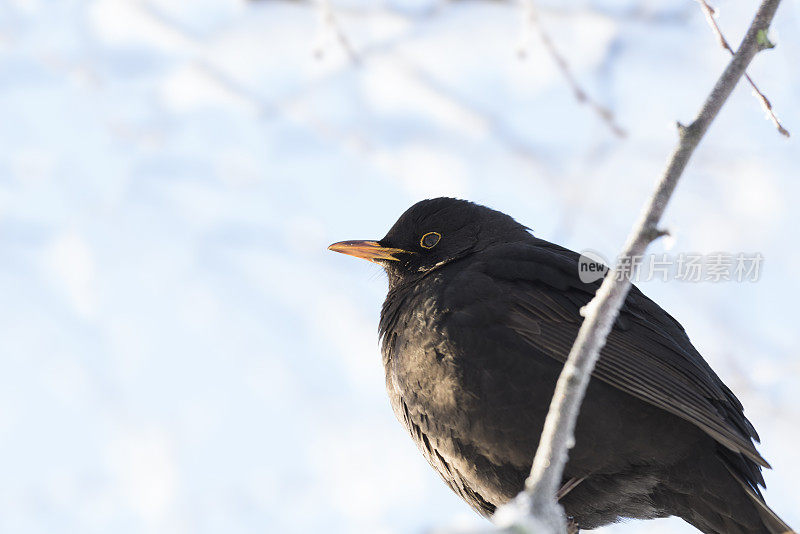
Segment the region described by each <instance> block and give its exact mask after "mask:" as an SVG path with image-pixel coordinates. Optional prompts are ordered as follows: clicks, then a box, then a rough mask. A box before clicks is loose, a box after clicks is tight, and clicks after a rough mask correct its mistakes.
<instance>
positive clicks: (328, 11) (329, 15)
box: [314, 0, 361, 65]
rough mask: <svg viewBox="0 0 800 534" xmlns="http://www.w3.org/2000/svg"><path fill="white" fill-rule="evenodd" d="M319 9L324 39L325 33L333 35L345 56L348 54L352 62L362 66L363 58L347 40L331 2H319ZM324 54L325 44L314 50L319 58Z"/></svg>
mask: <svg viewBox="0 0 800 534" xmlns="http://www.w3.org/2000/svg"><path fill="white" fill-rule="evenodd" d="M317 9H318V10H319V18H320V24H321V25H322V35H323V37H324V35H325V33H328V34H329V35H333V36H334V37H335V38H336V42H338V43H339V46H340V47H341V48H342V50H344V52H345V54H347V57H349V58H350V61H352V62H353V63H354V64H356V65H358V64H360V63H361V58H360V57H359V55H358V53H357V52H356V49H355V48H353V45H352V44H351V43H350V39H348V38H347V35H345V33H344V30H342V27H341V26H340V25H339V21H338V20H337V19H336V16H335V15H334V14H333V8H331V3H330V0H317ZM324 53H325V51H324V49H323V44H322V43H320V44H319V45H317V47H316V49H315V50H314V55H316V56H317V57H322V56H323V55H324Z"/></svg>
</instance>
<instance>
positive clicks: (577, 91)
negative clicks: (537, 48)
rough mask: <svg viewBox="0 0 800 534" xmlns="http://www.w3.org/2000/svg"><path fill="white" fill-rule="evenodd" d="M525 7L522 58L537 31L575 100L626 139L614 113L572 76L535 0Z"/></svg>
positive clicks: (528, 1)
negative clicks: (529, 39) (533, 32)
mask: <svg viewBox="0 0 800 534" xmlns="http://www.w3.org/2000/svg"><path fill="white" fill-rule="evenodd" d="M523 7H524V11H525V32H526V33H525V35H524V37H523V43H522V45H521V46H520V49H519V50H520V57H523V58H524V57H525V50H526V48H527V41H528V33H529V32H531V31H535V32H536V33H537V34H538V35H539V39H540V40H541V41H542V44H543V45H544V48H545V50H547V52H548V53H549V54H550V57H552V58H553V61H554V62H555V64H556V65H557V66H558V69H559V70H560V71H561V74H562V76H564V79H565V80H566V81H567V83H568V84H569V86H570V88H571V89H572V92H573V94H574V95H575V99H576V100H577V101H578V102H580V103H581V104H586V105H587V106H589V108H591V109H592V110H593V111H594V112H595V113H596V114H597V115H598V116H599V117H600V118H601V119H602V120H603V122H605V123H606V125H608V127H609V128H610V129H611V131H612V132H613V133H614V135H616V136H617V137H625V136H626V135H627V134H626V132H625V130H624V129H623V128H622V127H621V126H620V125H619V124H617V122H616V120H615V119H614V113H613V112H612V111H611V110H610V109H608V108H607V107H605V106H603V105H602V104H600V103H598V102H597V101H595V100H594V99H592V98H591V97H590V96H589V94H588V93H587V92H586V91H585V90H584V89H583V87H581V85H580V83H578V80H577V79H576V78H575V76H574V75H573V74H572V69H570V66H569V63H568V62H567V60H566V59H565V58H564V56H563V55H561V53H560V52H559V51H558V49H557V48H556V46H555V44H554V43H553V40H552V39H551V38H550V34H548V33H547V30H545V28H544V26H543V25H542V22H541V20H540V19H539V12H538V8H537V6H536V3H535V1H534V0H525V1H524V2H523Z"/></svg>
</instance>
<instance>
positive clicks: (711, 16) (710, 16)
mask: <svg viewBox="0 0 800 534" xmlns="http://www.w3.org/2000/svg"><path fill="white" fill-rule="evenodd" d="M697 2H698V3H699V4H700V8H701V9H702V10H703V13H705V16H706V20H707V21H708V25H709V26H711V29H712V30H713V31H714V33H715V34H716V36H717V39H718V40H719V45H720V46H721V47H722V48H724V49H725V50H727V51H728V52H730V53H731V55H733V54H734V51H733V48H731V45H729V44H728V40H727V39H725V36H724V35H723V34H722V30H721V29H720V27H719V24H717V19H716V17H715V15H716V10H715V9H714V8H713V7H711V6H710V5H709V4H708V2H706V0H697ZM744 77H745V79H746V80H747V82H748V83H749V84H750V87H752V88H753V95H754V96H755V97H756V98H757V99H758V101H759V102H761V106H762V107H763V108H764V111H765V112H766V114H767V116H768V117H769V119H770V120H771V121H772V124H774V125H775V127H776V128H777V129H778V133H780V134H781V135H784V136H786V137H789V136H790V135H791V134H790V133H789V130H787V129H786V128H784V127H783V124H781V121H780V120H778V117H777V116H776V115H775V111H773V109H772V103H771V102H770V101H769V99H768V98H767V97H766V95H765V94H764V93H762V92H761V90H760V89H759V88H758V86H757V85H756V84H755V82H754V81H753V79H752V78H750V75H749V74H747V73H746V72H745V73H744Z"/></svg>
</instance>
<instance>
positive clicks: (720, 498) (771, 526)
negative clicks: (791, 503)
mask: <svg viewBox="0 0 800 534" xmlns="http://www.w3.org/2000/svg"><path fill="white" fill-rule="evenodd" d="M682 467H683V469H681V470H680V472H678V473H676V474H677V475H678V477H676V479H673V480H672V483H671V484H670V485H671V486H672V488H671V489H672V491H670V492H669V495H663V496H662V497H663V499H664V501H665V502H664V504H666V505H667V507H668V509H671V510H672V513H673V515H677V516H679V517H681V518H683V519H684V520H685V521H686V522H687V523H690V524H691V525H693V526H694V527H695V528H697V529H698V530H700V531H701V532H704V533H705V534H795V533H794V530H792V528H791V527H790V526H789V525H787V524H786V523H785V522H784V521H783V520H782V519H781V518H780V517H778V515H777V514H776V513H775V512H774V511H772V509H771V508H770V507H769V506H767V503H766V502H764V498H763V497H762V496H761V495H760V494H759V492H758V491H756V490H755V489H754V488H753V487H752V486H751V485H750V484H748V482H747V480H746V478H744V477H743V476H742V475H741V473H739V472H738V470H737V469H736V468H735V467H733V466H732V465H730V464H729V462H728V461H726V459H725V458H724V455H723V456H718V455H714V456H705V457H704V458H702V459H696V460H695V461H693V462H692V464H691V465H684V466H682Z"/></svg>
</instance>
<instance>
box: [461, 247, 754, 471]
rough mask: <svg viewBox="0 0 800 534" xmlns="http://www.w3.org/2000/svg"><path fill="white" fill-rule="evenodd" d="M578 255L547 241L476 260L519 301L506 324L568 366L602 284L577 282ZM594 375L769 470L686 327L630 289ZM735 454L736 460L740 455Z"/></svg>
mask: <svg viewBox="0 0 800 534" xmlns="http://www.w3.org/2000/svg"><path fill="white" fill-rule="evenodd" d="M578 258H579V256H578V254H576V253H575V252H572V251H569V250H567V249H564V248H562V247H559V246H557V245H553V244H551V243H548V242H546V241H542V240H538V239H536V240H535V242H534V243H533V244H525V245H522V244H519V243H515V244H511V245H500V246H497V247H493V249H492V250H490V251H487V253H486V254H481V255H480V258H476V260H478V261H476V263H475V264H474V267H473V268H475V269H478V270H481V271H483V272H484V273H485V274H487V275H489V276H490V277H491V278H492V279H493V280H495V281H496V282H497V283H499V284H501V285H503V287H505V288H507V289H508V293H507V294H508V296H509V297H510V299H511V301H512V302H513V303H514V304H513V305H512V309H510V310H509V325H510V326H511V328H512V329H513V330H514V331H516V332H517V333H518V334H519V335H520V336H522V337H523V338H524V339H525V341H526V342H528V343H529V344H530V345H532V346H533V347H535V348H537V349H538V350H539V351H540V352H542V353H545V354H547V355H549V356H551V357H553V358H555V359H557V360H559V361H562V362H563V361H565V360H566V357H567V355H568V354H569V351H570V348H571V347H572V344H573V342H574V341H575V337H576V336H577V332H578V329H579V327H580V323H581V321H582V317H581V316H580V311H579V310H580V308H581V307H582V306H584V305H585V304H587V303H588V302H589V300H590V299H591V298H592V297H593V296H594V293H595V291H596V290H597V288H598V287H599V285H600V282H599V281H598V282H596V283H591V284H585V283H582V282H581V281H580V279H579V278H578ZM600 354H601V356H600V359H599V360H598V362H597V365H596V367H595V369H594V372H593V376H594V377H596V378H598V379H600V380H603V381H604V382H607V383H608V384H611V385H612V386H614V387H617V388H619V389H620V390H622V391H625V392H626V393H629V394H631V395H634V396H636V397H638V398H640V399H642V400H644V401H646V402H649V403H650V404H652V405H654V406H657V407H659V408H662V409H664V410H666V411H668V412H671V413H673V414H675V415H677V416H679V417H681V418H683V419H685V420H687V421H690V422H692V423H694V424H695V425H697V426H698V427H700V428H701V429H703V430H704V431H705V432H707V433H708V434H709V435H710V436H712V437H713V438H714V439H716V440H717V441H718V442H719V443H721V444H722V445H724V446H725V447H727V448H728V449H730V450H731V451H733V452H735V453H741V454H742V455H745V456H746V457H747V458H749V459H750V460H752V461H753V462H756V463H757V464H760V465H762V466H765V467H769V465H768V464H767V462H766V460H764V459H763V458H762V457H761V455H760V454H759V453H758V451H756V449H755V446H754V445H753V442H752V441H751V439H755V440H756V441H758V434H757V433H756V431H755V429H754V428H753V425H752V424H751V423H750V422H749V421H748V420H747V418H746V417H745V416H744V414H743V413H742V405H741V403H740V402H739V400H738V399H737V398H736V396H735V395H734V394H733V393H732V392H731V390H730V389H728V388H727V387H726V386H725V384H723V383H722V381H721V380H720V379H719V377H718V376H717V375H716V374H715V373H714V371H713V370H712V369H711V367H709V365H708V364H707V363H706V362H705V360H703V358H702V356H701V355H700V354H699V353H698V352H697V350H696V349H695V348H694V347H693V346H692V344H691V342H690V341H689V337H688V336H687V335H686V332H685V331H684V330H683V327H681V325H680V324H679V323H678V322H677V321H676V320H675V319H673V318H672V317H671V316H670V315H669V314H668V313H667V312H665V311H664V310H663V309H661V307H660V306H658V305H657V304H656V303H654V302H653V301H652V300H650V299H648V298H647V297H646V296H645V295H644V294H642V292H641V291H639V290H638V289H637V288H636V287H632V288H631V291H630V294H629V295H628V297H627V299H626V302H625V304H624V306H623V308H622V310H621V312H620V316H619V318H618V320H617V322H616V324H615V326H614V328H613V329H612V331H611V333H610V335H609V336H608V340H607V342H606V345H605V347H604V348H603V350H602V351H601V353H600ZM735 456H737V457H738V456H739V455H738V454H737V455H735ZM743 460H744V458H741V459H740V460H739V461H737V463H740V464H741V468H742V469H743V470H744V471H745V472H746V473H747V475H749V476H747V478H748V479H749V480H750V481H752V482H753V483H756V484H761V485H763V478H762V477H761V473H760V470H759V469H758V467H757V466H755V465H753V464H752V463H750V462H745V461H743Z"/></svg>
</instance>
